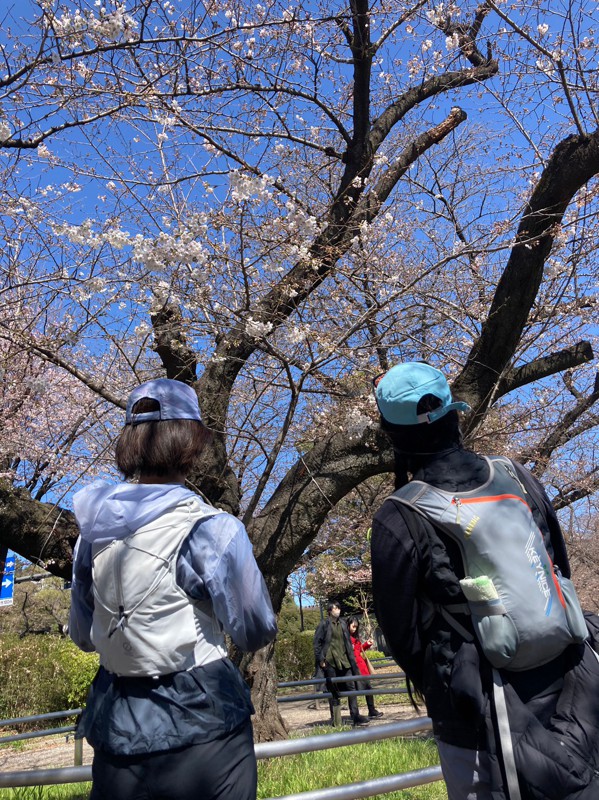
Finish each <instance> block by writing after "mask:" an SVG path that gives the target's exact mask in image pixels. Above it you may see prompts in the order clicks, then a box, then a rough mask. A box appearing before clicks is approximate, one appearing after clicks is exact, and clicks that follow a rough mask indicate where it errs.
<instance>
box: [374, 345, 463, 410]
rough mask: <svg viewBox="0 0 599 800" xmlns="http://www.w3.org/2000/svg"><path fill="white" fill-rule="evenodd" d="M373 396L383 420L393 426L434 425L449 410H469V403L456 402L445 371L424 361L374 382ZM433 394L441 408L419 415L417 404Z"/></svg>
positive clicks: (401, 366)
mask: <svg viewBox="0 0 599 800" xmlns="http://www.w3.org/2000/svg"><path fill="white" fill-rule="evenodd" d="M373 384H374V397H375V400H376V403H377V406H378V408H379V411H380V412H381V415H382V417H383V418H384V419H385V420H386V421H387V422H390V423H391V424H393V425H419V424H421V423H424V422H426V423H430V422H435V421H436V420H438V419H441V417H444V416H445V414H447V412H448V411H453V410H455V411H470V410H471V409H470V406H469V405H468V403H463V402H462V401H457V402H454V401H453V398H452V396H451V390H450V388H449V384H448V383H447V379H446V378H445V375H443V373H442V372H440V371H439V370H438V369H435V368H434V367H431V366H430V365H429V364H424V363H422V362H421V361H408V362H406V363H405V364H396V365H395V366H394V367H392V368H391V369H390V370H389V371H388V372H385V373H383V374H382V375H380V376H379V377H378V378H375V379H374V381H373ZM427 394H432V395H433V396H434V397H437V398H438V399H439V401H440V402H441V405H440V406H439V407H438V408H435V409H434V410H433V411H427V412H426V413H424V414H418V413H417V407H418V403H419V402H420V400H422V398H423V397H424V396H425V395H427Z"/></svg>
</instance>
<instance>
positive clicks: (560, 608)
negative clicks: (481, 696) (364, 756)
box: [388, 457, 588, 670]
mask: <svg viewBox="0 0 599 800" xmlns="http://www.w3.org/2000/svg"><path fill="white" fill-rule="evenodd" d="M486 460H487V462H488V464H489V469H490V474H489V478H488V480H487V481H486V483H484V484H483V485H482V486H480V487H478V488H477V489H473V490H472V491H469V492H459V493H455V492H447V491H444V490H443V489H438V488H436V487H434V486H430V485H429V484H427V483H423V482H421V481H412V482H411V483H408V484H406V485H405V486H402V487H401V488H400V489H398V490H397V491H396V492H395V493H394V494H392V495H391V496H390V497H389V498H388V499H391V500H393V501H395V502H397V503H401V504H402V505H405V506H408V507H409V508H411V509H412V510H413V511H416V512H418V513H419V514H421V515H422V516H423V517H425V518H426V519H428V520H429V522H431V523H432V524H433V525H435V526H436V527H438V528H440V529H441V530H443V531H445V532H446V533H448V534H449V536H450V537H451V538H452V539H453V540H454V541H455V542H457V544H458V545H459V548H460V551H461V554H462V560H463V564H464V574H465V575H466V577H465V578H464V579H462V580H461V581H460V586H461V588H462V592H463V594H464V596H465V598H466V601H467V604H454V605H448V606H442V607H439V608H438V609H437V610H438V611H440V613H441V614H443V616H444V617H445V618H446V619H447V620H448V622H449V623H450V624H451V625H452V626H453V627H454V629H456V630H458V631H459V632H460V633H461V634H462V635H463V636H464V637H465V638H466V639H469V640H470V641H472V634H471V633H470V632H469V631H467V630H466V629H465V628H464V626H463V625H461V624H460V623H459V622H458V621H457V620H456V619H455V618H454V614H456V613H467V614H470V615H471V618H472V624H473V627H474V631H475V633H476V636H477V638H478V640H479V642H480V645H481V647H482V650H483V652H484V654H485V655H486V657H487V658H488V660H489V661H490V663H491V665H492V666H493V667H495V668H498V669H510V670H525V669H531V668H533V667H537V666H540V665H541V664H545V663H547V662H548V661H551V660H552V659H553V658H556V657H557V656H558V655H560V653H562V652H563V651H564V650H565V649H566V647H567V646H568V645H570V644H573V643H575V642H576V643H581V642H584V641H585V640H586V638H587V637H588V632H587V628H586V624H585V621H584V615H583V613H582V610H581V607H580V603H579V601H578V597H577V596H576V591H575V589H574V586H573V585H572V583H571V581H569V580H568V579H567V578H564V577H563V576H562V575H561V574H560V572H559V570H557V569H556V568H554V566H553V564H552V562H551V558H550V556H549V553H548V552H547V550H546V548H545V544H544V540H543V535H542V533H541V531H540V530H539V528H538V526H537V524H536V522H535V520H534V517H533V514H532V511H531V507H530V504H531V502H532V498H531V497H530V496H529V494H528V492H527V491H526V489H525V488H524V486H523V484H522V482H521V481H520V480H519V478H518V476H517V474H516V471H515V468H514V466H513V464H512V463H511V461H509V459H507V458H502V457H494V458H487V459H486Z"/></svg>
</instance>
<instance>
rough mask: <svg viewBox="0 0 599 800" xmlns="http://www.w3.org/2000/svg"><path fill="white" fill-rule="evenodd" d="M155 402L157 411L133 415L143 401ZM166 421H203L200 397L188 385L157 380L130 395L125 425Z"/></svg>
mask: <svg viewBox="0 0 599 800" xmlns="http://www.w3.org/2000/svg"><path fill="white" fill-rule="evenodd" d="M145 398H147V399H149V400H155V401H156V402H157V403H158V404H159V406H160V408H158V409H157V410H156V411H144V412H142V413H137V414H135V413H133V407H134V406H135V404H136V403H137V402H138V401H139V400H142V399H145ZM165 419H195V420H197V421H198V422H201V421H202V418H201V417H200V406H199V404H198V396H197V394H196V393H195V392H194V390H193V389H192V388H191V386H188V385H187V384H186V383H182V382H181V381H176V380H173V379H172V378H157V379H156V380H153V381H147V382H146V383H142V384H140V385H139V386H137V387H136V388H135V389H134V390H133V391H132V392H131V394H130V395H129V399H128V400H127V409H126V411H125V425H138V424H139V423H140V422H156V421H160V420H165Z"/></svg>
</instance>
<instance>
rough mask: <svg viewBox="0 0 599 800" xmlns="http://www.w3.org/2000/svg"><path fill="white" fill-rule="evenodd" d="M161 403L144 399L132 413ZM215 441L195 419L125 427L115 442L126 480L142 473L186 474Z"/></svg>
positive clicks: (144, 410) (158, 406) (154, 407)
mask: <svg viewBox="0 0 599 800" xmlns="http://www.w3.org/2000/svg"><path fill="white" fill-rule="evenodd" d="M159 408H160V404H159V403H158V401H156V400H152V399H150V398H142V399H141V400H138V401H137V403H136V404H135V405H134V406H133V411H134V412H135V413H137V414H142V413H144V412H147V411H157V410H158V409H159ZM211 438H212V434H211V432H210V431H209V430H208V429H207V428H206V427H205V426H204V425H202V423H201V422H198V421H197V420H194V419H173V420H170V419H169V420H154V421H151V422H140V423H138V424H137V425H126V426H125V428H124V429H123V431H122V432H121V434H120V436H119V438H118V439H117V442H116V447H115V461H116V465H117V467H118V469H119V471H120V472H122V473H123V475H124V477H125V478H133V477H135V476H136V475H140V474H141V473H148V474H152V475H160V476H165V475H171V474H172V473H174V472H180V473H182V474H184V475H187V474H188V473H189V472H191V470H192V469H193V466H194V464H195V463H196V461H197V459H198V457H199V456H200V454H201V452H202V450H203V449H204V447H205V446H206V444H207V443H208V442H209V441H210V439H211Z"/></svg>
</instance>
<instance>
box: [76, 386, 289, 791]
mask: <svg viewBox="0 0 599 800" xmlns="http://www.w3.org/2000/svg"><path fill="white" fill-rule="evenodd" d="M209 439H210V432H209V431H208V429H207V428H206V427H205V426H204V425H203V424H202V420H201V416H200V409H199V406H198V399H197V396H196V393H195V392H194V390H193V389H192V388H191V387H190V386H187V385H185V384H183V383H181V382H179V381H175V380H170V379H166V378H161V379H157V380H152V381H148V382H147V383H144V384H142V385H140V386H138V387H137V388H136V389H134V390H133V392H132V393H131V395H130V396H129V399H128V402H127V408H126V413H125V426H124V428H123V430H122V431H121V433H120V435H119V437H118V440H117V443H116V449H115V457H116V458H115V460H116V465H117V467H118V469H119V471H120V472H121V473H122V475H123V476H124V478H125V480H124V481H123V482H121V483H109V482H105V481H98V482H96V483H94V484H91V485H90V486H88V487H86V488H84V489H82V490H81V491H79V492H77V493H76V494H75V496H74V498H73V505H74V510H75V516H76V519H77V523H78V525H79V529H80V537H79V539H78V541H77V545H76V548H75V554H74V564H73V583H72V603H71V613H70V623H69V633H70V636H71V638H72V639H73V641H74V642H75V644H77V645H78V646H79V647H80V648H81V649H82V650H85V651H88V652H90V651H97V652H98V654H99V657H100V668H99V670H98V673H97V675H96V677H95V679H94V681H93V684H92V686H91V688H90V691H89V695H88V699H87V703H86V707H85V710H84V712H83V714H82V717H81V720H80V722H79V725H78V730H77V736H78V737H85V738H86V739H87V741H88V742H89V744H90V745H91V746H92V747H93V749H94V761H93V766H92V778H93V786H92V792H91V795H90V797H91V799H92V800H100V798H110V800H129V799H130V798H136V800H146V798H147V800H150V798H162V799H163V800H191V798H197V797H202V798H203V800H217V799H218V798H222V799H224V798H227V800H254V798H255V797H256V785H257V778H256V759H255V755H254V744H253V735H252V724H251V714H252V713H253V707H252V703H251V700H250V693H249V689H248V687H247V685H246V684H245V682H244V681H243V679H242V677H241V674H240V672H239V670H238V669H237V667H236V666H235V665H234V664H233V663H232V662H231V661H230V660H229V659H228V658H227V650H226V646H225V635H228V636H229V637H230V638H231V640H232V642H233V643H234V644H235V645H236V646H237V647H238V648H239V649H240V650H243V651H246V652H253V651H255V650H258V649H259V648H261V647H263V646H265V645H266V644H267V643H268V642H270V641H272V639H273V638H274V636H275V634H276V620H275V616H274V613H273V610H272V605H271V602H270V598H269V595H268V591H267V588H266V585H265V583H264V579H263V577H262V575H261V573H260V571H259V569H258V566H257V564H256V561H255V558H254V555H253V552H252V546H251V543H250V541H249V539H248V536H247V533H246V531H245V528H244V526H243V525H242V523H241V522H240V521H239V520H237V519H236V518H235V517H233V516H231V515H230V514H227V513H225V512H223V511H221V510H219V509H217V508H214V507H213V506H211V505H209V504H208V503H207V502H206V501H205V500H204V499H202V498H201V497H199V496H198V495H197V494H196V493H194V492H193V491H191V490H190V489H189V488H187V486H186V485H185V484H186V478H187V476H188V475H189V474H190V472H191V470H192V469H193V468H194V466H195V464H196V462H197V460H198V457H199V456H200V454H201V453H202V450H203V448H204V447H205V445H206V443H207V442H208V441H209Z"/></svg>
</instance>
